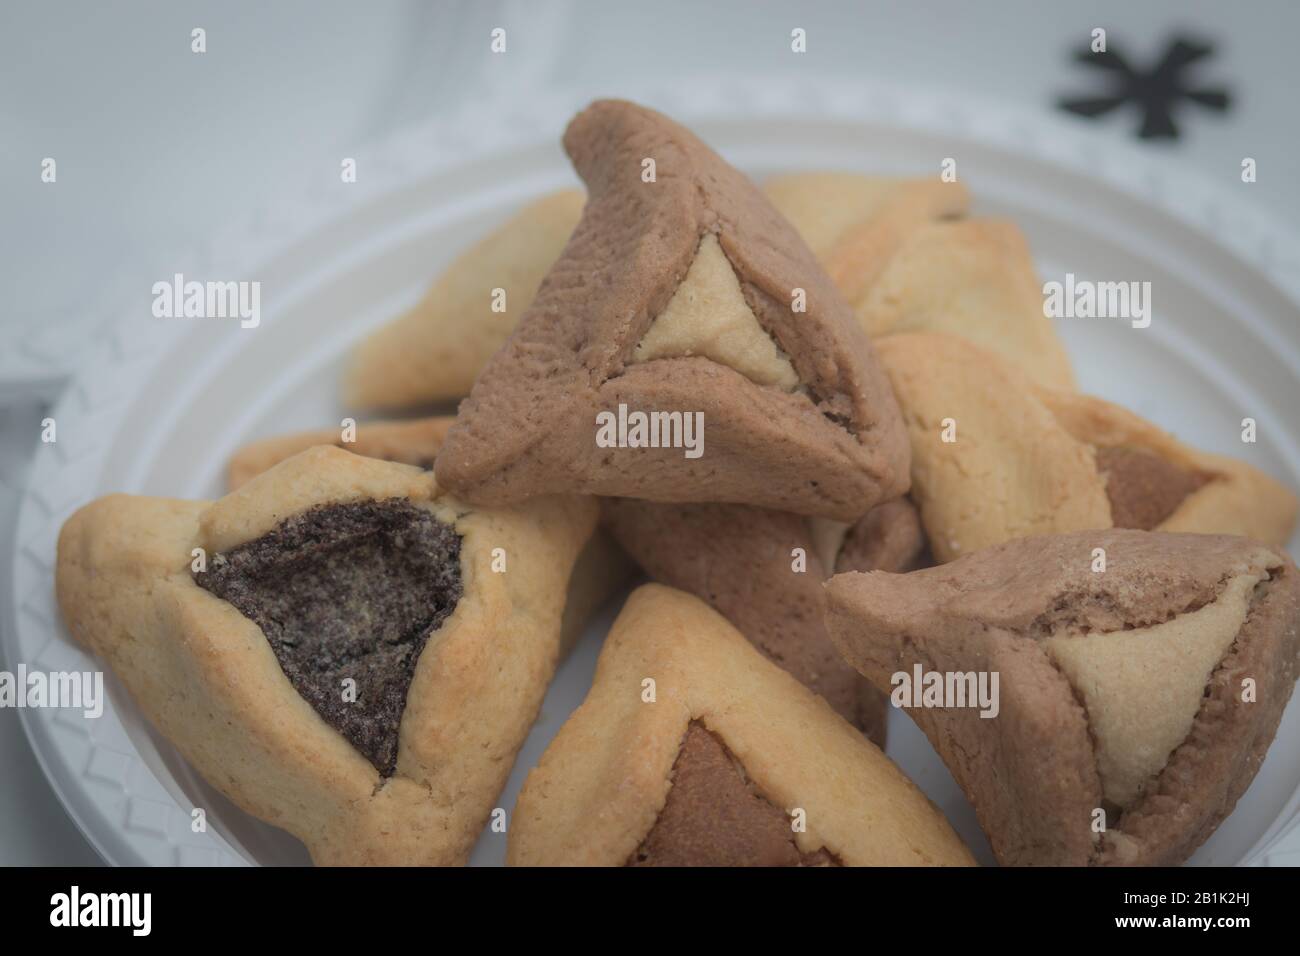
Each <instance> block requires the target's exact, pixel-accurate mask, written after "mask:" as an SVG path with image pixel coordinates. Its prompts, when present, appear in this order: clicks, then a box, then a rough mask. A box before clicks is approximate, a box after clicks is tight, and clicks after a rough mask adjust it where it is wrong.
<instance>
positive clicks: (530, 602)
mask: <svg viewBox="0 0 1300 956" xmlns="http://www.w3.org/2000/svg"><path fill="white" fill-rule="evenodd" d="M595 511H596V509H595V505H594V503H593V502H591V501H590V500H587V499H581V498H548V499H538V500H536V501H533V502H531V503H529V504H528V505H526V506H523V507H519V508H514V509H502V510H496V511H485V510H481V509H475V508H471V507H467V506H465V505H464V504H462V503H460V502H458V501H456V500H455V499H454V498H452V497H450V496H449V495H447V494H445V493H444V492H442V491H441V490H440V489H438V487H437V486H436V485H435V483H434V481H433V478H432V476H431V475H429V474H428V473H427V472H421V471H420V470H419V469H417V468H412V467H409V466H406V465H398V464H391V463H388V462H381V461H377V460H373V459H368V458H361V457H358V456H355V455H351V454H348V453H347V452H344V451H340V450H338V449H334V448H314V449H311V450H308V451H305V452H303V453H301V454H299V455H297V456H295V457H293V458H291V459H289V460H287V461H285V462H283V463H281V464H280V465H277V466H276V467H274V468H272V469H271V470H270V471H268V472H266V473H264V474H262V475H261V476H259V477H258V478H256V479H254V480H253V481H251V482H249V483H248V484H246V485H244V486H243V487H241V488H240V489H239V490H237V491H234V492H232V493H230V494H228V495H227V496H226V497H224V498H222V499H221V500H219V501H216V502H211V503H209V502H190V501H176V500H171V499H158V498H136V497H129V496H126V495H111V496H109V497H107V498H102V499H100V500H98V501H96V502H94V503H92V504H90V505H87V506H86V507H85V508H83V509H81V510H80V511H78V512H77V513H76V514H75V515H73V517H72V518H70V519H69V520H68V522H67V523H66V524H65V525H64V527H63V531H62V533H61V535H60V538H59V559H58V571H57V579H56V584H57V591H58V598H59V604H60V606H61V608H62V610H63V614H64V618H65V620H66V621H67V624H68V627H69V629H70V630H71V632H72V634H73V636H74V637H75V638H76V639H77V640H78V641H80V642H81V643H83V644H85V645H86V646H87V647H89V648H90V649H91V650H92V651H94V653H96V654H97V655H99V656H100V657H101V658H102V659H104V660H105V661H106V662H107V663H108V665H109V666H110V667H111V668H112V669H113V672H114V673H115V674H116V675H117V677H118V678H119V679H120V680H121V681H122V683H123V684H125V685H126V687H127V689H128V690H129V691H130V693H131V696H132V697H133V698H134V700H135V701H136V703H137V705H138V706H139V707H140V709H141V710H142V711H143V712H144V714H145V715H146V716H147V717H148V718H149V720H150V721H151V722H152V723H153V724H154V726H155V727H157V728H158V730H159V731H160V732H161V733H162V734H163V735H164V736H165V737H167V738H168V739H169V740H170V741H172V743H173V744H175V746H176V747H177V749H178V750H180V752H181V753H182V754H183V755H184V756H185V758H186V759H187V760H188V761H189V762H190V763H191V764H192V765H193V766H194V767H195V768H196V769H197V770H198V771H199V772H200V773H201V774H202V775H203V777H204V778H205V779H206V780H207V781H208V782H209V783H211V784H212V785H213V786H215V787H217V788H218V789H219V790H221V791H222V792H223V793H224V794H225V795H226V796H228V797H229V798H230V799H231V800H233V801H234V802H235V803H236V804H237V805H239V806H240V807H241V808H242V809H244V810H246V811H247V812H249V813H251V814H253V815H254V816H257V817H259V818H261V819H263V820H265V821H267V822H269V823H272V824H275V825H276V826H280V827H283V828H284V829H286V830H288V831H289V832H291V833H293V834H294V835H295V836H297V837H298V838H300V839H301V840H302V841H303V842H304V843H305V844H306V845H307V848H308V850H310V852H311V855H312V858H313V859H314V860H315V861H316V862H317V863H318V864H349V865H354V864H387V865H393V864H399V865H448V864H460V863H463V862H465V859H466V857H467V856H468V854H469V851H470V848H471V847H472V845H473V843H474V841H475V839H476V838H477V836H478V834H479V833H480V831H481V829H482V827H483V825H484V823H485V822H486V820H487V818H488V816H489V814H490V813H491V811H492V808H493V805H494V801H495V800H496V799H497V795H498V794H499V793H500V791H501V788H502V786H503V785H504V783H505V781H506V777H507V775H508V773H509V770H510V767H511V763H512V761H513V759H514V756H515V753H516V751H517V750H518V748H519V746H520V745H521V744H522V742H523V740H524V737H525V736H526V735H527V733H528V730H529V728H530V727H531V725H532V723H533V720H534V718H535V716H536V714H537V710H538V707H539V706H540V704H541V700H542V697H543V695H544V694H545V692H546V686H547V684H548V682H549V680H550V677H551V674H552V673H553V671H554V667H555V663H556V659H557V655H558V651H559V643H560V618H561V614H562V612H563V602H564V594H565V588H566V585H567V584H568V579H569V574H570V569H571V568H572V566H573V563H574V561H575V559H576V558H577V555H578V553H579V552H580V551H581V549H582V547H583V545H584V543H585V542H586V540H587V538H588V537H589V535H590V534H591V531H592V529H593V527H594V525H595V521H596V513H595ZM195 549H202V551H200V552H196V551H195ZM196 554H197V556H198V557H197V558H196ZM199 558H201V559H202V561H203V566H202V567H194V562H196V560H198V559H199ZM502 559H504V561H505V562H506V564H505V565H504V567H505V568H506V570H505V571H504V573H502V572H500V570H499V569H500V567H502V565H501V564H500V561H501V560H502ZM218 595H222V596H220V597H219V596H218ZM255 621H261V622H262V624H260V625H259V623H256V622H255ZM349 679H351V680H352V682H353V684H352V688H351V695H352V696H351V699H350V700H349V699H348V697H346V696H345V691H347V681H348V680H349Z"/></svg>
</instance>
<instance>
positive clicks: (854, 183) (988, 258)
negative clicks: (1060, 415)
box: [763, 173, 1074, 389]
mask: <svg viewBox="0 0 1300 956" xmlns="http://www.w3.org/2000/svg"><path fill="white" fill-rule="evenodd" d="M763 191H764V192H765V193H766V194H767V196H768V198H770V199H771V200H772V202H773V204H774V205H775V206H776V207H777V209H779V210H780V211H781V213H782V214H783V215H785V216H786V218H788V219H789V220H790V222H791V223H792V224H793V225H794V226H795V228H796V229H798V230H799V233H800V235H802V236H803V238H804V240H805V241H806V242H807V243H808V245H809V246H811V247H812V250H813V252H814V253H816V255H817V258H818V260H819V261H820V262H821V263H822V265H823V266H825V267H826V271H827V273H828V274H829V275H830V277H831V279H832V280H834V282H835V284H836V286H837V287H838V288H839V290H840V292H841V293H843V295H844V298H845V299H846V300H848V302H849V304H850V305H851V306H852V307H853V310H854V312H855V314H856V315H857V318H858V321H859V322H860V323H861V324H862V327H863V328H864V329H865V330H866V332H867V334H868V335H869V336H871V337H872V338H873V339H874V338H877V337H879V336H883V335H889V334H892V333H895V332H920V331H927V332H948V333H950V334H953V335H960V336H962V337H963V338H966V339H968V340H969V341H972V342H975V343H977V344H979V345H982V346H984V347H985V348H987V349H989V350H990V351H993V352H996V353H998V354H999V355H1001V356H1003V357H1004V358H1006V359H1008V360H1009V361H1011V362H1012V363H1013V364H1015V365H1016V366H1017V367H1018V368H1019V369H1020V370H1021V371H1022V372H1024V373H1025V374H1027V375H1029V376H1030V377H1031V378H1033V379H1034V380H1035V381H1037V382H1040V383H1041V384H1043V385H1048V386H1052V387H1054V388H1065V389H1071V388H1073V387H1074V373H1073V372H1072V371H1071V370H1070V360H1069V357H1068V356H1067V355H1066V352H1065V347H1064V345H1063V344H1062V342H1061V340H1060V338H1059V337H1058V336H1057V334H1056V329H1055V328H1054V327H1053V325H1052V321H1051V319H1049V318H1047V317H1045V316H1044V315H1043V295H1042V286H1041V283H1040V281H1039V278H1038V273H1037V270H1036V269H1035V266H1034V261H1033V258H1032V256H1031V255H1030V253H1029V247H1028V245H1027V244H1026V243H1025V238H1024V235H1023V234H1022V233H1021V232H1020V229H1019V228H1018V227H1017V226H1016V225H1015V223H1012V222H1009V221H1004V220H999V219H963V218H960V217H962V216H964V215H965V213H966V212H967V210H968V206H969V202H970V197H969V194H968V193H967V191H966V188H965V187H964V186H962V185H961V184H960V183H958V182H947V183H945V182H943V181H941V180H940V179H939V178H938V177H937V176H935V177H934V178H927V179H920V178H917V179H897V178H890V177H884V176H868V175H861V174H858V173H796V174H792V175H788V176H778V177H776V178H774V179H771V180H768V181H767V182H766V183H765V184H764V186H763Z"/></svg>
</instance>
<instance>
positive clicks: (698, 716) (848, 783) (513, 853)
mask: <svg viewBox="0 0 1300 956" xmlns="http://www.w3.org/2000/svg"><path fill="white" fill-rule="evenodd" d="M511 820H512V822H511V826H510V830H509V843H508V848H507V860H508V862H509V863H510V864H511V865H515V866H565V865H577V866H584V865H585V866H625V865H642V866H644V865H665V866H673V865H689V866H735V865H768V866H782V865H784V866H800V865H803V866H808V865H844V866H897V865H931V866H932V865H951V866H963V865H970V864H971V863H972V862H973V861H972V859H971V856H970V854H969V852H968V851H967V850H966V847H965V846H963V845H962V843H961V841H960V840H959V839H958V838H957V836H956V834H954V833H953V831H952V828H951V827H949V825H948V822H947V821H946V820H945V819H944V818H943V816H942V814H940V813H939V811H938V810H936V809H935V808H934V806H933V805H931V804H930V802H929V801H928V800H926V798H925V796H924V795H923V794H922V793H921V791H920V790H918V789H917V788H916V787H915V786H914V785H913V784H912V782H911V781H910V780H908V779H907V777H905V776H904V775H903V773H902V772H901V771H900V770H899V769H898V768H897V767H896V766H894V764H893V763H892V762H890V760H889V758H888V757H886V756H885V755H884V754H883V753H882V752H881V751H880V749H879V748H877V747H876V746H875V745H874V744H872V743H871V742H870V741H868V740H866V739H865V738H864V737H863V736H862V734H860V733H859V732H858V731H857V730H856V729H854V728H853V727H851V726H850V725H849V724H848V723H846V722H845V721H844V720H843V719H841V718H840V717H839V716H838V715H837V714H836V713H835V712H834V711H832V710H831V709H830V707H828V706H827V704H826V702H825V701H824V700H822V699H821V698H820V697H818V696H817V695H816V694H813V693H812V692H811V691H809V690H808V689H807V688H805V687H804V686H803V685H801V684H800V683H799V682H798V681H796V680H794V678H792V677H790V675H789V674H787V673H785V672H784V671H783V670H781V669H780V668H779V667H777V666H775V665H774V664H772V663H771V662H770V661H768V660H765V659H764V658H763V656H762V655H761V654H759V653H757V652H756V651H755V650H754V649H753V647H752V646H750V644H749V642H748V641H746V640H745V638H744V637H742V636H741V634H740V632H738V631H737V630H736V629H735V628H733V627H732V626H731V625H730V624H728V623H727V622H726V620H724V619H723V618H722V616H721V615H719V614H718V613H717V612H716V611H713V610H711V609H710V608H709V607H708V606H707V605H706V604H704V603H703V602H702V601H700V600H698V599H697V598H693V597H691V596H690V595H688V594H683V593H682V592H681V591H675V590H673V589H671V588H666V587H663V586H662V585H657V584H648V585H646V586H644V587H642V588H640V589H638V590H637V591H635V592H634V593H633V594H632V596H631V597H630V598H629V599H628V602H627V604H626V605H625V606H624V608H623V612H622V613H621V614H620V615H619V617H618V620H617V621H615V622H614V627H613V629H612V630H611V631H610V635H609V638H608V639H607V641H606V642H605V647H604V649H603V650H602V651H601V655H600V661H599V663H598V664H597V667H596V677H595V681H594V682H593V684H592V687H591V690H590V692H589V693H588V694H587V699H586V700H585V701H584V702H583V704H582V706H581V707H579V708H578V709H577V710H576V711H574V712H573V715H572V716H571V717H570V718H569V719H568V721H566V722H565V724H564V726H563V727H561V728H560V732H559V733H558V734H557V735H556V736H555V739H554V740H552V741H551V744H550V746H549V747H547V749H546V752H545V753H544V754H542V759H541V761H540V762H539V763H538V765H537V766H536V767H535V768H534V769H533V770H532V772H531V773H529V775H528V778H527V780H525V781H524V786H523V789H522V790H521V791H520V793H519V800H518V802H517V803H516V805H515V810H514V815H513V817H512V818H511Z"/></svg>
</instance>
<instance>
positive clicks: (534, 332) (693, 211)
mask: <svg viewBox="0 0 1300 956" xmlns="http://www.w3.org/2000/svg"><path fill="white" fill-rule="evenodd" d="M565 147H566V149H567V150H568V152H569V155H570V157H571V158H572V160H573V162H574V166H575V167H576V168H577V170H578V172H579V174H580V175H581V176H582V177H583V179H584V180H585V181H586V183H587V187H588V192H589V199H588V202H587V206H586V209H585V210H584V212H583V217H582V220H581V221H580V222H579V224H578V227H577V229H576V230H575V231H574V234H573V237H572V239H571V240H570V241H569V244H568V245H567V246H566V247H565V251H564V254H563V255H562V256H561V257H560V260H559V262H557V263H556V265H555V268H554V269H553V270H552V271H551V273H550V274H549V275H548V276H547V278H546V280H545V281H544V282H543V283H542V286H541V289H540V291H539V292H538V295H537V298H536V299H534V301H533V303H532V305H531V306H530V308H529V310H528V313H527V314H526V315H525V316H524V317H523V319H522V320H521V321H520V324H519V326H518V328H517V329H516V331H515V333H514V335H513V336H512V337H511V339H510V341H509V342H508V343H507V344H506V346H505V347H504V348H503V349H502V350H501V351H500V352H498V353H497V354H496V355H495V356H494V357H493V359H492V361H491V362H489V363H488V365H487V367H486V368H485V369H484V370H483V373H482V374H481V375H480V376H479V379H478V381H477V382H476V383H475V386H474V390H473V392H472V393H471V395H470V397H469V399H468V400H466V401H465V402H464V403H463V404H462V405H461V409H460V417H459V419H458V421H457V423H456V426H455V427H454V428H453V429H452V431H451V433H450V434H449V435H448V436H447V442H446V445H445V447H444V451H443V453H442V454H441V455H440V456H439V458H438V462H437V465H436V471H437V474H438V480H439V482H440V483H442V484H443V485H445V486H446V487H447V488H449V489H451V490H453V491H455V492H456V493H457V494H460V495H462V496H463V497H466V498H467V499H469V500H474V501H482V502H501V501H511V500H518V499H520V498H525V497H528V496H530V495H534V494H543V493H548V492H554V491H556V490H558V489H560V488H564V489H566V490H568V491H575V490H576V491H580V492H586V493H593V494H601V495H614V496H627V497H640V498H647V499H651V500H657V501H678V502H681V501H724V502H733V503H744V504H755V505H761V506H764V507H771V508H776V509H780V510H786V511H794V512H798V513H803V514H823V515H826V516H828V517H836V518H840V519H842V520H853V519H856V518H857V517H859V516H861V515H862V514H863V513H865V512H866V511H867V510H868V509H869V508H870V507H871V506H872V505H873V504H875V503H876V502H877V501H879V500H883V499H888V498H892V497H896V496H897V495H898V494H901V493H902V492H903V491H905V490H906V482H907V476H906V474H905V473H904V472H905V470H906V464H907V457H908V449H907V442H906V436H905V433H904V431H903V429H902V426H901V422H900V420H899V418H898V413H897V406H896V404H895V402H894V398H893V395H892V394H891V392H890V390H889V387H888V383H887V381H886V380H885V378H884V376H883V374H881V373H880V372H879V369H878V368H877V366H876V365H875V360H874V358H873V356H872V354H871V347H870V345H869V343H868V341H867V339H866V336H865V335H864V334H863V333H862V331H861V329H859V328H858V327H857V325H856V323H854V322H853V319H852V316H851V315H850V314H849V311H848V308H847V306H846V305H845V303H844V302H843V300H842V299H841V298H840V296H839V293H838V292H837V290H836V289H835V287H834V285H833V284H832V283H831V282H830V280H829V279H828V278H827V277H826V276H825V274H824V273H823V272H822V271H821V268H820V266H819V265H818V264H817V262H816V260H815V259H814V258H813V256H812V254H811V253H810V252H809V251H808V249H807V247H806V246H805V245H804V244H803V242H802V241H801V240H800V239H799V237H798V236H797V234H796V233H795V232H794V230H793V229H792V228H791V227H790V226H789V224H787V223H786V222H785V221H784V220H783V219H782V218H781V217H780V215H779V214H778V213H777V212H776V210H775V209H773V208H772V206H771V205H770V204H769V203H768V202H767V201H766V200H765V199H763V197H762V195H761V193H759V192H758V191H757V190H756V189H755V188H754V187H753V186H752V184H750V183H749V182H748V180H746V179H745V178H744V177H743V176H741V175H740V174H739V173H738V172H736V171H735V170H734V169H732V168H731V167H729V166H727V165H726V164H725V163H723V162H722V161H721V160H720V159H719V158H718V157H717V156H716V155H715V154H714V153H713V152H712V151H711V150H709V149H708V147H707V146H705V145H704V144H703V143H702V142H700V140H698V139H697V138H696V137H695V136H694V135H692V134H691V133H690V132H689V131H687V130H686V129H684V128H682V127H681V126H679V125H677V124H676V123H673V122H672V121H671V120H668V119H667V118H665V117H663V116H660V115H659V114H657V113H654V112H652V111H650V110H646V109H644V108H642V107H638V106H635V105H633V104H630V103H623V102H617V101H601V102H598V103H595V104H594V105H592V106H591V107H589V108H588V109H587V110H585V111H584V112H583V113H581V114H579V115H578V116H577V117H576V118H575V119H574V120H573V122H572V123H571V124H570V125H569V129H568V131H567V132H566V134H565ZM647 157H649V158H652V159H654V160H655V161H656V163H657V166H656V169H657V179H656V181H655V182H652V183H647V182H643V181H642V179H641V171H642V168H643V166H642V160H643V159H645V158H647ZM706 234H709V235H713V236H715V237H716V239H717V241H718V243H719V245H720V247H721V249H722V251H723V253H724V254H725V256H726V258H727V259H728V261H729V262H730V265H731V267H732V268H733V269H734V271H735V273H736V276H737V277H738V279H739V281H740V284H741V288H742V290H743V293H744V296H745V299H746V300H747V302H748V305H749V307H750V308H751V310H752V311H753V313H754V315H755V317H756V319H757V321H758V322H759V324H760V325H761V326H762V327H763V328H764V329H765V330H766V332H767V333H768V334H769V335H770V336H771V337H772V338H773V340H774V341H775V342H776V344H777V345H778V346H779V348H780V350H781V351H782V352H783V353H784V354H785V355H786V356H787V357H788V358H789V361H790V362H791V363H792V365H793V367H794V369H795V371H796V372H797V373H798V376H799V380H800V383H801V388H800V389H799V390H797V391H794V392H786V391H784V390H782V389H779V388H775V387H764V386H760V385H756V384H755V383H753V382H751V381H750V380H749V379H747V378H746V377H745V376H744V375H743V374H741V373H740V372H738V371H736V370H735V369H733V368H730V367H728V366H726V365H723V364H720V363H717V362H714V361H711V360H709V359H706V358H702V357H700V356H688V357H677V358H663V359H655V360H652V361H646V362H631V361H630V360H631V358H632V357H633V353H634V350H635V349H636V346H637V345H638V343H640V342H641V340H642V339H643V338H644V336H645V334H646V331H647V330H648V329H649V327H650V325H651V323H652V321H653V320H654V319H655V317H656V316H657V315H659V314H660V313H661V312H662V311H663V309H664V307H665V306H666V305H667V303H668V302H669V300H670V299H671V297H672V295H673V293H674V292H675V291H676V289H677V288H678V285H679V284H680V283H681V281H682V279H683V277H685V276H686V274H687V271H688V269H689V267H690V265H691V263H692V261H693V260H694V258H695V256H696V254H697V252H698V250H699V247H700V243H701V240H702V238H703V237H704V236H705V235H706ZM796 289H801V290H803V293H804V298H805V302H806V311H805V312H796V311H794V310H793V308H792V303H793V301H794V293H795V290H796ZM620 405H622V406H626V407H627V408H628V409H633V410H641V411H645V412H648V411H654V412H668V413H672V412H677V413H683V414H691V415H694V414H696V413H699V414H702V415H703V421H704V431H705V439H706V441H705V447H704V452H703V456H702V457H700V458H696V459H692V458H687V457H685V455H684V454H683V450H682V449H681V448H617V449H607V448H601V447H598V446H597V444H596V424H597V415H598V414H599V413H602V412H613V411H614V410H616V409H618V408H619V406H620ZM810 471H812V472H815V473H817V475H818V476H819V477H818V480H817V481H816V482H810V481H808V480H807V474H808V473H809V472H810Z"/></svg>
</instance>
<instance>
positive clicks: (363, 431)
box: [226, 415, 456, 491]
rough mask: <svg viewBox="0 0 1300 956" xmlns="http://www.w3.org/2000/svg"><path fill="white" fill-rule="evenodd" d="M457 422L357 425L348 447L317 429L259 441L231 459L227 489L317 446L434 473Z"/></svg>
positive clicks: (447, 418) (338, 433) (337, 431)
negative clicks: (437, 461)
mask: <svg viewBox="0 0 1300 956" xmlns="http://www.w3.org/2000/svg"><path fill="white" fill-rule="evenodd" d="M455 421H456V418H455V416H454V415H441V416H436V417H434V418H416V419H412V420H410V421H389V422H382V421H381V422H361V423H359V424H358V425H357V426H356V432H355V440H354V441H347V442H345V441H344V440H343V429H342V428H318V429H314V430H312V431H305V432H295V433H293V434H290V435H276V436H274V437H273V438H263V439H260V440H258V441H255V442H250V443H249V444H247V445H244V446H243V447H242V448H240V449H238V450H237V451H236V452H235V453H234V454H233V455H231V456H230V462H229V464H228V465H227V467H226V487H227V489H229V490H230V491H234V490H235V489H236V488H238V487H240V486H241V485H244V484H247V483H248V482H249V481H251V480H252V479H253V478H255V477H256V476H258V475H260V474H261V473H262V472H264V471H266V470H267V469H268V468H270V467H271V466H272V465H278V464H279V463H280V462H282V461H284V460H285V459H286V458H292V457H293V456H294V455H296V454H298V452H300V451H306V450H307V449H308V448H313V447H315V446H316V445H333V446H334V447H335V448H342V449H343V450H344V451H350V452H352V453H353V454H354V455H361V456H363V457H365V458H379V459H381V460H383V461H395V462H400V463H401V464H403V465H415V466H416V467H419V468H424V469H426V470H429V469H432V468H433V460H434V459H435V458H437V457H438V450H439V449H440V448H442V440H443V439H444V438H446V437H447V432H448V430H450V428H451V426H452V424H453V423H454V422H455Z"/></svg>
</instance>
